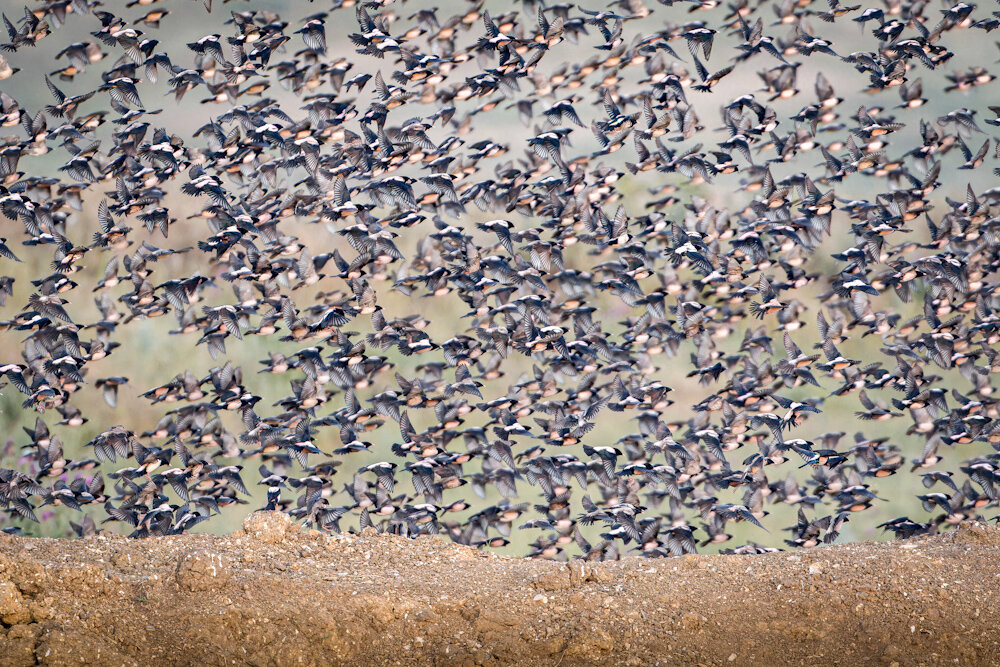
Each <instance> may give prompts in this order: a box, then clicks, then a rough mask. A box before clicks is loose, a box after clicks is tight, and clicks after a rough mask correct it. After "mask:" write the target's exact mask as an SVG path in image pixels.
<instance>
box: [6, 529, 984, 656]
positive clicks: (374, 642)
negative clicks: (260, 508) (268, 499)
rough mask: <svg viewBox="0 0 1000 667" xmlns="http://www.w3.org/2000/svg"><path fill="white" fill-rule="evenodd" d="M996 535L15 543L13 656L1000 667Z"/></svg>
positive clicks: (9, 544) (9, 635) (10, 613)
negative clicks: (626, 549)
mask: <svg viewBox="0 0 1000 667" xmlns="http://www.w3.org/2000/svg"><path fill="white" fill-rule="evenodd" d="M997 656H1000V530H998V529H997V528H994V527H990V526H986V525H981V524H973V525H968V526H964V527H962V528H960V529H959V530H958V531H956V532H954V533H951V534H949V535H945V536H939V537H934V538H925V539H915V540H911V541H907V542H894V543H860V544H847V545H841V546H830V547H820V548H816V549H813V550H809V551H796V552H791V553H789V552H783V553H771V554H763V555H755V556H687V557H684V558H677V559H656V560H648V559H643V558H631V559H627V560H624V561H621V562H617V563H607V564H596V565H595V564H590V563H581V562H572V563H569V564H566V563H554V562H547V561H529V560H518V559H511V558H506V557H501V556H497V555H495V554H490V553H484V552H482V551H476V550H473V549H470V548H467V547H462V546H457V545H453V544H450V543H446V542H445V541H443V540H439V539H437V538H421V539H418V540H408V539H404V538H397V537H391V536H382V535H377V534H375V533H374V532H373V531H372V532H368V531H366V532H365V533H362V534H361V535H328V534H319V533H316V532H315V531H300V530H299V529H298V527H297V526H295V525H292V524H290V523H288V520H287V517H284V516H283V515H274V514H263V513H258V514H255V515H252V516H251V517H250V518H249V519H248V520H247V522H246V523H245V524H244V530H242V531H237V532H236V533H234V534H232V535H228V536H214V535H187V536H181V537H166V538H156V539H150V540H144V541H138V540H128V539H125V538H121V537H117V536H113V535H100V536H97V537H93V538H89V539H85V540H81V541H65V540H51V539H24V538H15V537H9V536H3V537H0V665H34V664H45V665H82V664H86V665H153V664H156V665H194V664H197V665H223V664H228V665H232V664H238V665H244V664H246V665H330V664H335V665H431V664H448V665H486V664H531V665H594V664H606V665H652V664H669V665H686V664H733V665H741V664H770V665H773V664H809V665H813V664H815V665H820V664H823V665H827V664H851V665H856V664H861V663H865V664H873V663H874V664H887V665H893V664H896V665H921V664H928V665H930V664H945V663H947V664H956V663H958V664H996V661H997V659H998V658H997Z"/></svg>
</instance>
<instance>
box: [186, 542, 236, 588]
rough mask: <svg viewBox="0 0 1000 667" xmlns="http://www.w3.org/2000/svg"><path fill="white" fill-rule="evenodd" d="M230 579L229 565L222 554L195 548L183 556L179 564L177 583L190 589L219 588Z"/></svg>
mask: <svg viewBox="0 0 1000 667" xmlns="http://www.w3.org/2000/svg"><path fill="white" fill-rule="evenodd" d="M228 581H229V567H228V565H227V564H226V562H225V560H224V559H223V557H222V555H221V554H218V553H215V552H213V551H209V550H208V549H195V550H193V551H189V552H188V553H187V554H185V555H184V556H182V557H181V560H180V563H178V565H177V583H178V585H180V587H181V588H184V589H186V590H189V591H207V590H212V589H215V588H219V587H221V586H223V585H224V584H226V583H227V582H228Z"/></svg>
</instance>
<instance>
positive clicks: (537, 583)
mask: <svg viewBox="0 0 1000 667" xmlns="http://www.w3.org/2000/svg"><path fill="white" fill-rule="evenodd" d="M531 587H532V588H534V589H535V590H539V591H562V590H566V589H567V588H569V587H570V578H569V573H568V572H566V570H565V569H563V568H560V569H559V570H554V571H551V572H542V573H540V574H537V575H535V577H534V579H532V581H531Z"/></svg>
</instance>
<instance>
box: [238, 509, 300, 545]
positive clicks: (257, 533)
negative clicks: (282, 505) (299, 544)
mask: <svg viewBox="0 0 1000 667" xmlns="http://www.w3.org/2000/svg"><path fill="white" fill-rule="evenodd" d="M291 526H292V519H291V517H290V516H288V515H287V514H285V513H284V512H254V513H253V514H251V515H250V516H248V517H247V518H246V519H245V520H244V521H243V531H244V532H245V533H246V534H247V536H248V537H250V538H252V539H255V540H257V541H258V542H264V543H265V544H277V543H279V542H281V541H282V540H284V539H285V537H286V536H287V535H288V533H289V531H290V529H291Z"/></svg>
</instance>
